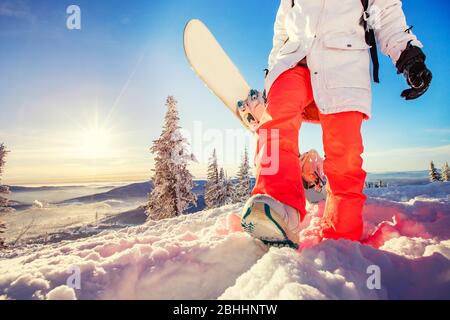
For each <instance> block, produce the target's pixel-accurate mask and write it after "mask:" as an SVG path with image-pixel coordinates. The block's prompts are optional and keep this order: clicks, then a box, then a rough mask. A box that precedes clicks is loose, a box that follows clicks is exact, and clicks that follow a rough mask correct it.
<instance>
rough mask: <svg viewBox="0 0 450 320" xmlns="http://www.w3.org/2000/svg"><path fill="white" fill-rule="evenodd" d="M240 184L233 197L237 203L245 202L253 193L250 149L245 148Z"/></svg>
mask: <svg viewBox="0 0 450 320" xmlns="http://www.w3.org/2000/svg"><path fill="white" fill-rule="evenodd" d="M237 179H238V183H237V186H236V189H235V192H234V195H233V201H234V202H235V203H238V202H245V201H247V200H248V198H249V197H250V193H251V176H250V161H249V157H248V149H247V148H245V153H244V156H243V157H242V163H241V165H240V167H239V171H238V174H237Z"/></svg>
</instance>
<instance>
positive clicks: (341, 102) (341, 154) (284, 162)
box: [242, 0, 432, 247]
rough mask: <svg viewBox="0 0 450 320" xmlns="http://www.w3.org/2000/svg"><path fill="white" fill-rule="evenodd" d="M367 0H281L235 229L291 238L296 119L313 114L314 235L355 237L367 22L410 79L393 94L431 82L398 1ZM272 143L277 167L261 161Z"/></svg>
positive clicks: (269, 239)
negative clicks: (247, 190)
mask: <svg viewBox="0 0 450 320" xmlns="http://www.w3.org/2000/svg"><path fill="white" fill-rule="evenodd" d="M368 4H369V5H370V6H369V7H368V8H367V10H366V11H365V10H364V9H365V7H364V4H363V2H362V1H361V0H340V1H329V0H328V1H327V0H281V4H280V7H279V10H278V13H277V17H276V21H275V27H274V30H275V34H274V38H273V49H272V51H271V53H270V56H269V63H268V69H267V72H266V78H265V93H266V100H267V101H266V104H265V109H264V113H263V114H262V115H261V116H260V117H259V119H258V125H257V127H256V128H255V130H256V133H257V135H258V137H259V138H258V141H257V153H256V157H255V163H256V185H255V188H254V190H253V192H252V197H251V198H250V199H249V200H248V202H247V204H246V205H245V207H244V210H243V217H242V225H243V227H244V229H245V230H246V231H247V232H249V233H251V234H252V235H253V236H255V237H257V238H259V239H261V240H263V241H264V242H265V243H267V244H269V245H288V246H292V247H297V245H298V241H299V236H298V235H299V232H300V231H301V230H300V226H301V222H302V220H303V219H304V218H305V215H306V213H307V212H306V209H305V205H306V200H305V192H304V188H303V183H302V169H301V168H302V166H301V165H300V159H299V155H300V152H299V130H300V127H301V125H302V122H303V121H309V122H316V123H320V125H321V127H322V131H323V145H324V152H325V158H326V159H325V162H324V165H323V170H324V174H325V176H326V178H327V186H326V188H327V194H328V196H327V201H326V205H325V209H324V210H325V211H324V215H323V221H322V231H321V237H322V238H327V239H335V240H337V239H347V240H354V241H360V240H361V237H362V232H363V217H362V211H363V207H364V203H365V201H366V196H365V195H364V193H363V189H364V184H365V179H366V172H365V171H364V170H363V160H362V157H361V155H362V154H363V151H364V147H363V140H362V135H361V127H362V123H363V122H364V121H365V120H368V119H370V117H371V72H370V55H369V50H368V49H370V46H369V45H368V44H367V39H366V35H367V34H368V32H369V31H368V29H369V28H371V29H372V30H373V33H372V34H374V38H376V41H377V43H378V45H379V47H380V50H381V51H382V52H383V53H384V54H385V55H387V56H389V57H390V58H391V60H392V62H393V63H394V65H395V66H396V67H397V70H398V73H401V74H403V75H404V76H405V77H406V80H407V83H408V85H409V86H410V88H409V89H408V90H405V91H403V92H402V97H404V98H405V99H407V100H412V99H416V98H418V97H420V96H421V95H423V94H424V93H425V92H426V91H427V89H428V87H429V85H430V83H431V80H432V74H431V72H430V71H429V70H428V69H427V66H426V64H425V60H426V57H425V54H424V53H423V51H422V49H421V48H423V45H422V43H421V42H420V41H419V40H418V39H417V37H416V36H415V35H414V33H413V32H412V30H411V29H412V28H409V27H408V25H407V23H406V19H405V15H404V12H403V9H402V2H401V0H371V1H369V3H368ZM369 12H370V14H369ZM369 18H370V19H369ZM365 25H367V28H365ZM372 53H373V52H372ZM375 77H376V78H377V75H376V74H375ZM376 80H378V79H376ZM274 146H276V148H277V149H278V152H277V157H278V158H277V165H278V168H277V170H267V166H269V165H273V161H272V160H273V159H270V157H271V155H270V154H271V153H273V151H271V150H274V149H272V148H273V147H274ZM272 156H273V155H272Z"/></svg>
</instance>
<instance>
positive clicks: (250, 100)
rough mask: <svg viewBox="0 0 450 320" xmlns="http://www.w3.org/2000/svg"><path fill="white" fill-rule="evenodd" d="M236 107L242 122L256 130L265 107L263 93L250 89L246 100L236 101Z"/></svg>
mask: <svg viewBox="0 0 450 320" xmlns="http://www.w3.org/2000/svg"><path fill="white" fill-rule="evenodd" d="M237 108H238V111H239V115H240V117H241V119H242V121H243V122H244V124H245V125H246V126H247V127H248V128H249V129H250V130H251V131H252V132H256V130H257V129H258V126H259V123H260V120H261V118H262V115H263V114H264V110H265V108H266V106H265V102H264V97H263V95H262V94H261V93H260V92H259V91H257V90H254V89H252V90H250V93H249V94H248V97H247V99H246V100H243V101H239V102H238V103H237Z"/></svg>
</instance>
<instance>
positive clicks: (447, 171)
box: [442, 162, 450, 182]
mask: <svg viewBox="0 0 450 320" xmlns="http://www.w3.org/2000/svg"><path fill="white" fill-rule="evenodd" d="M442 181H445V182H449V181H450V168H449V166H448V162H446V163H445V164H444V167H443V168H442Z"/></svg>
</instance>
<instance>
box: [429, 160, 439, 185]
mask: <svg viewBox="0 0 450 320" xmlns="http://www.w3.org/2000/svg"><path fill="white" fill-rule="evenodd" d="M439 181H441V174H440V173H439V171H438V170H437V169H436V166H435V165H434V162H433V161H431V163H430V182H439Z"/></svg>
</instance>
